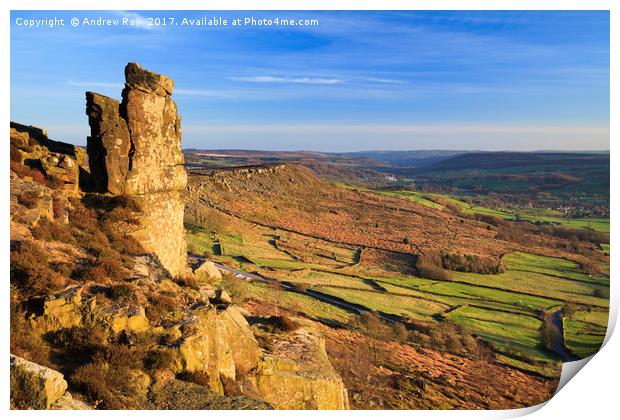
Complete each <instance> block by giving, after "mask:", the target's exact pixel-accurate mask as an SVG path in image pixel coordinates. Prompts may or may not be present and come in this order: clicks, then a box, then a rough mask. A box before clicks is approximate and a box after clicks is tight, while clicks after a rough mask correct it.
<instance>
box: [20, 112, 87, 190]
mask: <svg viewBox="0 0 620 420" xmlns="http://www.w3.org/2000/svg"><path fill="white" fill-rule="evenodd" d="M10 139H11V161H13V162H16V163H18V164H20V165H27V166H30V167H32V168H35V169H38V170H40V171H41V172H42V173H43V174H44V175H45V176H46V177H47V179H48V181H50V182H52V183H54V184H56V185H57V186H58V187H60V188H59V189H62V190H65V191H68V192H71V193H77V192H78V188H79V183H80V172H87V170H88V166H87V156H86V152H85V151H84V149H81V148H79V147H77V146H73V145H72V144H68V143H62V142H59V141H54V140H50V139H49V138H48V137H47V132H46V131H45V130H42V129H40V128H37V127H33V126H27V125H23V124H18V123H15V122H11V131H10Z"/></svg>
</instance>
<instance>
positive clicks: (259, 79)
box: [229, 76, 346, 85]
mask: <svg viewBox="0 0 620 420" xmlns="http://www.w3.org/2000/svg"><path fill="white" fill-rule="evenodd" d="M229 79H230V80H235V81H238V82H249V83H297V84H305V85H337V84H341V83H345V82H346V80H345V79H337V78H323V77H277V76H242V77H229Z"/></svg>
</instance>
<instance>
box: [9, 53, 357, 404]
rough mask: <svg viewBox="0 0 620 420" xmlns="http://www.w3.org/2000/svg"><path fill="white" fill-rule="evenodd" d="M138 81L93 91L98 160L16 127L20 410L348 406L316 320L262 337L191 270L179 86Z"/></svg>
mask: <svg viewBox="0 0 620 420" xmlns="http://www.w3.org/2000/svg"><path fill="white" fill-rule="evenodd" d="M125 77H126V86H125V89H124V90H123V100H122V101H121V102H118V101H116V100H114V99H112V98H107V97H105V96H102V95H99V94H96V93H87V114H88V117H89V123H90V126H91V136H90V137H89V138H88V147H87V150H88V162H86V160H87V159H86V154H85V153H84V150H83V149H81V148H79V147H76V146H72V145H68V144H64V143H59V142H53V141H51V140H49V139H48V138H47V134H46V133H45V132H44V131H43V130H40V129H36V128H34V127H29V126H23V125H20V124H13V123H12V124H11V353H12V355H14V357H13V356H12V358H11V406H12V407H14V408H52V409H54V408H58V409H89V408H103V409H128V408H131V409H268V408H276V409H279V408H283V409H316V408H318V409H344V408H348V399H347V391H346V388H345V387H344V385H343V382H342V380H341V378H340V376H339V375H338V374H337V373H336V371H335V370H334V368H333V367H332V365H331V363H330V361H329V359H328V358H327V354H326V352H325V348H324V342H323V340H322V338H321V336H320V334H319V333H318V331H317V330H316V329H314V328H312V327H311V326H309V325H308V326H306V327H305V328H301V329H299V330H296V331H289V332H281V333H277V334H276V333H263V332H261V330H260V329H258V327H257V325H255V324H254V322H256V321H255V320H252V318H251V317H249V316H247V313H245V315H244V311H243V310H242V309H240V308H239V307H237V306H236V305H235V304H234V303H233V300H232V299H231V297H230V295H228V293H227V292H226V291H225V290H224V289H223V287H222V283H221V281H222V276H221V273H220V272H219V271H218V270H217V268H216V267H215V266H214V265H213V264H212V263H211V262H209V261H197V262H196V261H192V263H193V264H192V265H193V266H194V271H192V270H190V269H189V268H188V261H187V252H186V243H185V231H184V227H183V205H184V203H183V201H182V196H181V194H182V192H184V190H185V188H186V182H187V181H186V174H185V170H184V168H183V166H182V164H183V157H182V155H181V149H180V141H181V131H180V120H179V117H178V115H177V111H176V105H175V104H174V101H172V99H171V97H170V95H171V93H172V89H173V82H172V80H171V79H168V78H167V77H165V76H160V75H157V74H155V73H151V72H148V71H146V70H144V69H142V68H141V67H140V66H138V65H137V64H129V65H128V66H127V68H126V69H125ZM93 190H94V191H93ZM246 316H247V319H246ZM268 321H269V320H268V319H267V320H264V319H263V320H261V322H268ZM251 324H252V325H251ZM266 343H267V344H266Z"/></svg>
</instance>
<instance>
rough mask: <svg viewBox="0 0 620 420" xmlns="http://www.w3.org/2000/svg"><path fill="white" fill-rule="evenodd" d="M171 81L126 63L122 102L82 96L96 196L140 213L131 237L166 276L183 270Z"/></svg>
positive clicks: (180, 172)
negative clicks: (125, 199)
mask: <svg viewBox="0 0 620 420" xmlns="http://www.w3.org/2000/svg"><path fill="white" fill-rule="evenodd" d="M173 88H174V82H173V81H172V79H170V78H168V77H166V76H162V75H159V74H156V73H152V72H150V71H147V70H144V69H143V68H142V67H140V65H138V64H135V63H129V64H128V65H127V66H126V67H125V88H124V89H123V92H122V97H123V100H122V102H120V103H119V102H118V101H117V100H115V99H112V98H108V97H106V96H103V95H100V94H98V93H93V92H87V93H86V114H87V115H88V122H89V124H90V128H91V135H90V137H88V143H87V149H88V156H89V163H90V168H91V173H92V176H93V180H94V183H95V185H96V188H97V189H98V191H99V192H102V193H111V194H127V195H131V196H133V197H134V198H135V199H136V200H137V202H138V203H139V204H140V205H141V208H142V211H143V213H144V215H143V217H142V220H141V222H142V225H143V227H144V229H142V230H141V231H139V232H137V233H135V236H136V239H138V241H140V243H141V244H142V245H143V246H144V248H145V249H146V250H147V251H150V252H153V253H154V254H156V255H157V256H158V258H159V259H160V261H161V263H162V264H163V265H164V267H165V268H166V269H168V271H170V274H172V275H173V276H180V275H184V274H185V272H186V270H187V262H186V260H187V253H186V242H185V230H184V228H183V211H184V206H183V202H182V197H181V192H182V191H183V190H184V189H185V187H186V185H187V174H186V173H185V169H184V167H183V162H184V160H183V154H182V152H181V120H180V118H179V116H178V114H177V106H176V104H175V102H174V100H172V98H171V95H172V90H173Z"/></svg>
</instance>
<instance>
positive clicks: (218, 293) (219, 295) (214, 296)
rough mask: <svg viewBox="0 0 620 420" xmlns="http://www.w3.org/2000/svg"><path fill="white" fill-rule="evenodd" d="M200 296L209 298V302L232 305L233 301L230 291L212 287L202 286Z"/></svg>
mask: <svg viewBox="0 0 620 420" xmlns="http://www.w3.org/2000/svg"><path fill="white" fill-rule="evenodd" d="M199 293H200V296H202V298H203V299H208V300H209V302H211V303H214V304H216V305H217V304H222V305H230V304H231V303H232V298H231V297H230V295H229V294H228V292H227V291H226V290H224V289H213V288H211V287H204V286H202V287H200V289H199Z"/></svg>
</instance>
